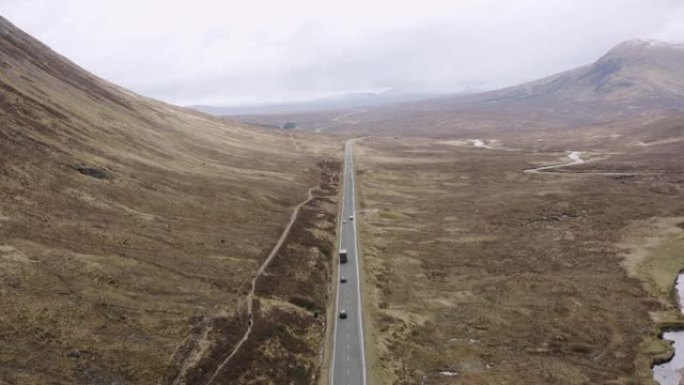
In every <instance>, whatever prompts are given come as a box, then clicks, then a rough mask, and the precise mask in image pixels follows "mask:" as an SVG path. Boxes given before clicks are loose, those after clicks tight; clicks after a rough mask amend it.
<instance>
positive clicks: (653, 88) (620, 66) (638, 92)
mask: <svg viewBox="0 0 684 385" xmlns="http://www.w3.org/2000/svg"><path fill="white" fill-rule="evenodd" d="M683 62H684V46H682V45H673V44H667V43H663V42H657V41H646V40H631V41H627V42H624V43H621V44H619V45H618V46H617V47H615V48H613V49H612V50H610V51H609V52H608V53H606V54H605V55H604V56H602V57H601V58H600V59H599V60H597V61H596V62H594V63H592V64H590V65H588V66H584V67H580V68H578V69H575V70H571V71H568V72H564V73H561V74H558V75H554V76H551V77H549V78H545V79H542V80H538V81H534V82H531V83H527V84H523V85H520V86H516V87H513V88H509V89H505V90H502V91H498V92H494V93H489V94H484V95H481V96H480V97H477V98H476V100H477V101H478V102H487V101H495V100H499V101H501V100H506V99H519V100H522V99H527V100H528V101H531V100H535V99H537V101H540V100H538V99H542V98H544V99H547V98H549V97H552V98H557V101H558V102H568V103H598V104H602V105H606V104H615V105H616V107H617V105H618V104H621V106H620V107H622V108H630V107H631V108H643V107H659V108H665V107H673V108H676V107H682V105H684V67H682V65H681V63H683ZM546 101H547V102H548V100H546Z"/></svg>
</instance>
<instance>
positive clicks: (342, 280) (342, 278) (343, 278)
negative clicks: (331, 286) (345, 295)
mask: <svg viewBox="0 0 684 385" xmlns="http://www.w3.org/2000/svg"><path fill="white" fill-rule="evenodd" d="M340 282H342V283H347V277H345V276H344V275H343V276H341V277H340Z"/></svg>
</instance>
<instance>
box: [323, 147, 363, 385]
mask: <svg viewBox="0 0 684 385" xmlns="http://www.w3.org/2000/svg"><path fill="white" fill-rule="evenodd" d="M353 155H354V153H353V148H352V141H351V140H349V141H347V142H346V144H345V154H344V159H345V161H344V173H343V177H342V180H343V184H344V189H343V191H344V194H343V198H342V210H341V212H342V222H341V223H340V224H339V227H338V231H339V234H340V248H342V247H343V245H345V246H346V244H345V242H344V241H345V239H344V231H343V230H344V229H345V227H344V226H343V224H344V222H345V218H347V217H348V216H353V218H354V219H353V220H351V221H350V222H353V223H351V229H352V231H353V233H352V234H353V238H354V239H353V240H354V255H355V256H356V260H355V261H352V260H351V259H350V261H349V264H350V265H351V264H352V263H353V264H354V266H350V267H349V268H344V267H343V266H344V265H341V264H340V265H338V266H339V267H338V269H337V286H336V287H337V295H336V300H335V323H334V329H333V352H332V360H331V365H330V381H329V383H330V385H334V380H335V360H336V358H337V357H336V350H337V342H338V341H337V332H338V328H337V326H338V323H339V321H340V320H339V315H338V314H337V313H339V311H340V292H341V290H342V285H341V284H340V276H341V275H342V270H343V269H344V270H349V269H353V268H355V271H356V288H357V293H356V294H357V310H358V315H356V316H354V317H358V318H354V317H351V315H350V317H349V318H350V320H349V322H345V323H346V325H345V327H346V331H347V333H346V337H347V354H346V358H347V368H346V369H347V370H346V372H347V383H349V380H350V377H351V375H350V366H351V365H350V361H351V355H350V352H351V344H350V342H351V328H352V326H351V325H350V322H351V320H352V319H355V320H356V321H357V322H358V329H359V330H358V334H359V338H360V348H361V357H360V359H361V367H362V372H361V377H362V381H361V383H360V384H354V385H366V353H365V339H364V333H363V313H362V302H361V273H360V267H359V266H360V256H359V247H358V238H357V237H358V233H357V227H356V219H357V218H356V196H355V195H356V190H355V186H354V184H355V178H354V158H353ZM347 175H348V176H349V178H348V179H349V183H347ZM348 193H350V194H348ZM349 195H351V197H349ZM348 210H351V212H350V213H348V212H347V211H348ZM345 248H348V247H345ZM350 283H351V282H350ZM345 302H346V301H345Z"/></svg>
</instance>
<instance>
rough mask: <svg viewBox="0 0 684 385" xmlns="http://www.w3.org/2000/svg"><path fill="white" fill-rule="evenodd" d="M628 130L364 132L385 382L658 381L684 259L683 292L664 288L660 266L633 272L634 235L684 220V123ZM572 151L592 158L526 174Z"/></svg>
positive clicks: (368, 262) (373, 339) (363, 172)
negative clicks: (663, 320) (451, 135)
mask: <svg viewBox="0 0 684 385" xmlns="http://www.w3.org/2000/svg"><path fill="white" fill-rule="evenodd" d="M623 128H624V129H622V130H620V129H619V127H615V128H614V129H613V128H610V127H603V129H602V130H599V129H598V127H589V128H586V129H576V130H572V131H568V130H564V131H558V132H556V133H555V135H556V138H554V133H553V132H544V133H541V132H540V133H536V134H535V133H527V134H526V135H521V134H519V133H518V134H516V135H513V134H510V135H509V136H502V138H501V140H499V141H493V140H490V141H488V142H487V143H489V144H491V145H492V147H495V149H486V148H476V147H474V146H473V145H472V142H468V141H464V140H437V139H419V138H412V139H405V138H396V137H390V138H384V137H383V138H380V137H366V138H363V139H359V140H357V146H355V147H356V154H355V156H356V162H357V168H358V169H357V175H358V177H357V180H358V186H357V189H358V194H359V198H360V205H361V212H360V213H359V223H360V224H361V227H360V231H361V243H362V250H363V253H364V256H363V257H364V263H365V271H366V307H367V309H368V312H369V313H370V314H369V321H370V322H369V323H368V324H369V325H371V327H370V328H369V329H368V333H369V334H370V339H369V343H368V345H369V347H370V348H371V349H372V355H371V356H372V357H374V359H373V361H372V362H371V372H372V375H373V379H374V380H375V383H378V384H425V383H428V384H492V383H507V384H521V385H522V384H525V385H529V384H590V383H591V384H599V383H600V384H606V383H611V384H632V383H652V379H651V372H650V367H649V365H650V363H651V360H652V359H654V358H657V357H662V356H663V355H665V354H667V345H666V344H664V343H662V342H659V341H658V340H657V334H658V332H659V330H660V329H659V328H660V326H662V324H659V323H658V322H657V321H658V319H657V317H656V315H657V314H659V313H657V312H663V311H666V310H669V309H672V308H674V302H673V301H672V297H671V295H670V293H671V283H672V280H673V278H674V276H676V274H677V271H678V269H679V268H681V267H682V266H681V263H682V262H684V261H682V258H681V256H680V257H679V259H678V260H679V263H680V264H679V265H677V264H676V263H675V264H673V263H670V264H669V265H667V266H669V268H670V269H671V270H669V271H668V272H667V274H665V275H664V279H660V283H661V284H662V282H665V285H668V283H667V282H669V286H670V289H669V290H662V289H661V291H660V292H658V291H656V290H651V289H652V288H653V285H649V284H644V283H648V282H649V281H654V280H653V279H651V278H653V277H657V274H656V273H657V272H656V273H653V269H652V268H650V270H649V268H646V269H643V268H642V269H639V271H638V272H637V273H638V274H636V275H635V274H628V272H627V270H626V269H625V268H624V267H623V262H624V257H625V250H627V249H626V246H625V240H626V238H627V239H629V237H630V236H631V237H633V238H631V239H630V241H631V242H633V243H637V244H640V243H643V242H642V240H641V238H639V237H636V238H634V237H635V236H637V235H638V236H642V235H643V234H642V233H644V232H643V231H641V232H634V231H633V230H634V227H635V226H637V227H639V226H641V224H644V223H645V224H647V225H648V226H651V227H654V226H653V225H652V223H654V222H653V221H656V220H658V218H677V217H680V218H681V217H682V216H683V215H684V173H682V172H683V171H684V169H682V167H683V166H684V163H683V162H682V158H681V154H682V153H684V143H682V142H681V141H680V140H678V139H677V138H681V134H682V129H683V128H684V126H682V124H681V119H674V118H673V119H672V120H668V121H661V122H656V123H653V124H652V125H651V126H639V127H638V128H639V132H631V131H629V130H631V129H633V128H627V127H623ZM634 129H636V128H634ZM627 134H629V135H627ZM491 135H492V136H493V135H494V134H491ZM654 136H658V137H657V138H656V137H654ZM540 138H541V139H542V140H541V141H540V140H538V139H540ZM619 138H622V140H619ZM649 138H650V139H649ZM644 141H646V142H649V143H653V145H651V146H648V145H644V144H643V143H644ZM567 150H577V151H586V153H584V154H583V155H582V156H583V157H585V158H588V159H591V161H590V162H588V163H586V164H582V165H577V166H572V167H566V168H560V169H556V170H554V172H546V173H545V172H541V173H527V172H524V170H526V169H530V168H534V167H539V166H542V165H550V164H559V163H564V162H567V161H568V159H567V153H566V151H567ZM625 171H627V172H635V171H636V172H637V173H634V174H631V175H624V174H621V172H625ZM639 171H648V172H652V171H656V172H655V173H644V174H639V173H638V172H639ZM578 172H581V173H578ZM586 172H594V173H613V174H596V175H588V174H586ZM616 172H618V173H620V174H615V173H616ZM670 222H672V221H670ZM675 222H676V221H675ZM673 223H674V222H673ZM642 227H643V226H642ZM668 231H670V232H672V231H674V232H677V234H679V233H680V232H681V229H679V230H677V229H675V230H671V229H668ZM635 234H637V235H635ZM680 238H681V237H680ZM680 241H681V239H680ZM680 241H678V242H680ZM671 245H674V244H671ZM677 245H678V246H676V247H677V248H678V249H677V250H679V251H676V250H675V249H673V248H672V247H675V246H672V247H671V248H670V254H672V258H674V255H675V254H677V255H679V254H682V253H684V242H680V243H678V244H677ZM656 265H657V264H656ZM646 266H647V267H648V265H646ZM659 266H662V265H659ZM676 266H678V267H676ZM652 273H653V274H652ZM639 274H641V275H639ZM661 275H662V274H661ZM668 280H669V281H668ZM655 281H656V282H657V280H655ZM674 317H675V318H676V319H679V321H678V322H680V323H681V316H679V315H674Z"/></svg>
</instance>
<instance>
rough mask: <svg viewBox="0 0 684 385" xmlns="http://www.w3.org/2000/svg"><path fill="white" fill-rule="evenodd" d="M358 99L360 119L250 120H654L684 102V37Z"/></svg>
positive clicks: (413, 126) (416, 125)
mask: <svg viewBox="0 0 684 385" xmlns="http://www.w3.org/2000/svg"><path fill="white" fill-rule="evenodd" d="M358 107H367V108H365V109H364V111H363V113H357V114H355V115H354V122H353V124H352V123H349V122H347V121H345V120H340V119H335V118H334V117H335V116H338V115H340V114H342V113H343V111H340V112H339V114H337V115H335V114H320V113H317V114H316V113H311V114H308V115H307V114H303V113H298V114H290V115H274V116H271V117H269V116H263V117H260V116H249V117H245V118H244V119H243V120H244V121H249V122H253V123H260V124H270V125H274V124H276V123H277V122H280V121H283V120H285V119H288V120H292V121H296V122H297V123H298V126H299V127H300V128H303V129H307V128H310V129H315V130H316V131H331V130H334V131H344V130H347V131H359V132H360V130H366V129H367V128H368V127H372V130H373V132H376V133H387V134H390V133H397V132H402V133H409V132H410V133H413V134H416V133H420V134H421V135H422V134H426V133H430V134H450V133H456V132H459V131H461V132H462V131H464V130H465V131H467V130H473V129H483V128H489V129H506V130H515V129H527V128H543V127H548V128H554V127H555V128H561V127H571V126H577V125H587V124H600V123H606V122H611V121H617V120H621V121H625V120H633V119H642V120H653V119H655V118H657V117H659V116H663V115H668V114H670V113H671V112H672V111H682V110H684V45H679V44H669V43H665V42H660V41H654V40H631V41H627V42H624V43H621V44H619V45H617V46H616V47H615V48H613V49H611V50H610V51H609V52H607V53H606V54H605V55H603V56H602V57H601V58H599V59H598V60H597V61H596V62H594V63H592V64H589V65H585V66H582V67H579V68H576V69H573V70H569V71H566V72H562V73H559V74H556V75H553V76H550V77H546V78H543V79H540V80H536V81H532V82H529V83H524V84H521V85H518V86H514V87H509V88H505V89H501V90H497V91H489V92H483V93H478V94H469V95H452V96H440V97H433V98H426V99H423V100H417V101H415V100H414V101H403V102H399V103H391V104H383V105H375V106H372V105H366V106H363V105H359V106H358ZM340 110H342V109H340ZM300 123H301V124H300Z"/></svg>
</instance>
